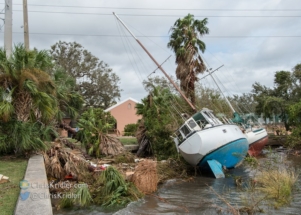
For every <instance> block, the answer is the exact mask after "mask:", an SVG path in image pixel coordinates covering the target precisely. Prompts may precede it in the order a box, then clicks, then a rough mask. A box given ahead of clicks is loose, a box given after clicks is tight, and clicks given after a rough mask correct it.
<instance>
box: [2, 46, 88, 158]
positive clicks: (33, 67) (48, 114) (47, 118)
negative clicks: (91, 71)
mask: <svg viewBox="0 0 301 215" xmlns="http://www.w3.org/2000/svg"><path fill="white" fill-rule="evenodd" d="M53 66H54V65H53V64H52V59H51V56H50V55H49V53H48V51H45V50H42V51H38V50H36V49H34V50H29V51H27V50H26V49H25V48H24V46H23V45H16V46H15V47H14V49H13V52H12V55H11V56H10V57H9V58H7V57H6V51H5V50H4V49H0V126H1V131H0V134H1V138H0V153H1V154H3V153H12V152H15V153H27V152H29V151H31V150H42V149H45V148H46V145H45V144H44V143H43V141H47V140H50V139H51V138H53V137H55V136H56V132H55V131H54V129H55V127H54V125H55V124H54V122H56V120H58V121H59V122H60V121H61V119H62V115H63V113H69V115H70V116H71V117H75V116H76V115H77V112H78V111H79V109H80V108H81V105H82V103H83V100H82V98H81V96H80V95H79V94H78V93H76V92H75V91H74V89H73V88H72V85H74V84H75V81H74V80H71V79H70V77H68V76H67V75H66V73H64V72H63V71H53ZM50 74H52V77H51V75H50Z"/></svg>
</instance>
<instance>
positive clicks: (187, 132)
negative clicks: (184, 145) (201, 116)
mask: <svg viewBox="0 0 301 215" xmlns="http://www.w3.org/2000/svg"><path fill="white" fill-rule="evenodd" d="M180 130H181V132H182V133H183V134H184V136H185V137H186V136H187V135H188V134H189V133H190V129H189V128H188V126H187V125H183V126H182V127H181V128H180Z"/></svg>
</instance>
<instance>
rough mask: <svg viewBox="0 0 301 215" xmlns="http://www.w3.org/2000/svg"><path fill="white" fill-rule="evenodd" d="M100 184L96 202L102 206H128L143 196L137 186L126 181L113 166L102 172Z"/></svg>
mask: <svg viewBox="0 0 301 215" xmlns="http://www.w3.org/2000/svg"><path fill="white" fill-rule="evenodd" d="M98 184H99V189H98V190H97V192H96V198H95V202H96V203H98V204H100V205H102V206H106V207H109V206H126V205H127V204H128V203H130V202H131V201H136V200H138V199H139V198H141V197H142V194H141V193H140V192H139V191H138V190H137V188H136V187H135V186H134V185H133V184H132V183H129V182H126V181H125V180H124V178H123V177H122V175H121V174H120V173H119V172H118V170H117V169H115V168H114V167H112V166H109V167H108V168H107V169H106V170H105V171H103V172H102V174H101V175H100V177H99V179H98Z"/></svg>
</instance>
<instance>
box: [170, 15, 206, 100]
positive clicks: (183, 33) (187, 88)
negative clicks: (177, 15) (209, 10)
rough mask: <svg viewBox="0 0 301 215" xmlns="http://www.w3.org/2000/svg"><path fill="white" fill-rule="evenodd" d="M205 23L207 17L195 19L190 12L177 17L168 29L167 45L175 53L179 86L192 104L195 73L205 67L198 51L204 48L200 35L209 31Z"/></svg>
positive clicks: (195, 79)
mask: <svg viewBox="0 0 301 215" xmlns="http://www.w3.org/2000/svg"><path fill="white" fill-rule="evenodd" d="M207 23H208V20H207V18H205V19H203V20H195V19H194V16H193V15H192V14H188V15H187V16H185V17H184V18H182V19H178V20H177V21H176V22H175V24H174V26H173V27H171V29H170V31H171V35H170V41H169V43H168V44H167V47H168V48H170V49H172V50H173V52H174V53H175V54H176V63H177V64H178V66H177V69H176V76H177V78H178V79H179V80H180V82H181V88H182V89H183V90H184V92H185V93H186V95H187V97H188V98H190V100H191V102H192V103H193V104H195V95H194V88H195V87H194V83H195V82H196V81H197V80H198V79H197V74H199V73H202V72H204V71H205V69H206V66H205V64H204V62H203V60H202V58H201V57H200V55H199V54H198V52H199V51H202V52H204V51H205V49H206V45H205V43H204V42H203V41H201V40H200V37H202V36H203V35H204V34H208V33H209V29H208V28H207V27H206V24H207Z"/></svg>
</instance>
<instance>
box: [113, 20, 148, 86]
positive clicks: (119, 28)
mask: <svg viewBox="0 0 301 215" xmlns="http://www.w3.org/2000/svg"><path fill="white" fill-rule="evenodd" d="M115 22H116V25H117V28H118V31H119V32H120V31H121V32H123V34H125V32H124V30H123V28H121V26H120V25H119V22H118V21H117V20H115ZM122 43H123V45H124V48H125V50H126V53H127V56H128V58H129V60H130V63H131V65H132V67H133V68H134V72H135V73H136V75H137V77H138V79H139V80H140V83H142V80H141V79H142V78H141V77H139V73H138V72H137V70H139V69H138V67H137V65H136V64H134V63H135V61H134V60H132V59H134V57H133V55H132V52H130V54H131V55H130V54H129V52H128V51H127V50H128V49H127V46H126V45H125V43H126V44H127V45H128V41H123V39H122ZM128 46H129V45H128ZM131 57H132V59H131ZM133 62H134V63H133ZM142 86H143V84H142Z"/></svg>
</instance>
